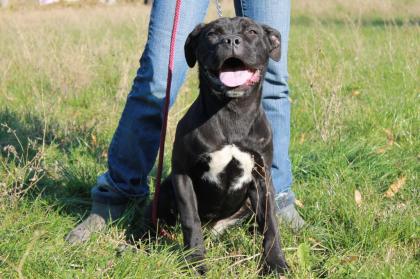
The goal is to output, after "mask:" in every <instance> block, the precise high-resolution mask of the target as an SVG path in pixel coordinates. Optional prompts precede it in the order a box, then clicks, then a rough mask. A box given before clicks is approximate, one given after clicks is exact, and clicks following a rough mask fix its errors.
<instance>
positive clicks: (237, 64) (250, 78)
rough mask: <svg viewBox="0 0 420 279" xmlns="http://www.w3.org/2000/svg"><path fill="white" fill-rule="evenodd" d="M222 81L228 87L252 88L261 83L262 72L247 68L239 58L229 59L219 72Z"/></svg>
mask: <svg viewBox="0 0 420 279" xmlns="http://www.w3.org/2000/svg"><path fill="white" fill-rule="evenodd" d="M219 79H220V81H221V82H222V83H223V84H224V85H225V86H227V87H231V88H234V87H238V86H242V85H246V86H250V85H254V84H256V83H257V82H259V81H260V70H258V69H252V68H250V67H247V66H246V65H245V63H243V62H242V61H241V60H240V59H238V58H234V57H231V58H228V59H226V60H225V62H223V65H222V67H221V68H220V72H219Z"/></svg>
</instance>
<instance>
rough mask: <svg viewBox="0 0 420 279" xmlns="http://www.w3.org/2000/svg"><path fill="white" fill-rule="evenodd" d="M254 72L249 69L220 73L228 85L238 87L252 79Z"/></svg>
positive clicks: (221, 79) (221, 78) (220, 76)
mask: <svg viewBox="0 0 420 279" xmlns="http://www.w3.org/2000/svg"><path fill="white" fill-rule="evenodd" d="M253 74H254V73H253V72H251V71H249V70H240V71H222V72H220V74H219V79H220V81H221V82H223V84H224V85H226V86H228V87H236V86H239V85H242V84H244V83H245V82H247V81H248V80H250V79H251V77H252V75H253Z"/></svg>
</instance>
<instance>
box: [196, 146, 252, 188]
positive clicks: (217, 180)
mask: <svg viewBox="0 0 420 279" xmlns="http://www.w3.org/2000/svg"><path fill="white" fill-rule="evenodd" d="M206 158H207V160H206V161H207V165H208V170H206V171H205V172H203V174H202V177H201V178H202V180H204V181H208V182H211V183H212V184H216V185H217V186H219V187H223V188H225V187H227V188H228V189H229V190H239V189H241V188H242V187H243V186H244V185H245V184H246V183H249V182H251V181H252V170H253V168H254V159H253V157H252V155H251V154H249V153H247V152H244V151H242V150H240V149H239V148H238V147H237V146H236V145H234V144H231V145H225V146H224V147H223V148H222V149H220V150H217V151H215V152H212V153H208V154H206Z"/></svg>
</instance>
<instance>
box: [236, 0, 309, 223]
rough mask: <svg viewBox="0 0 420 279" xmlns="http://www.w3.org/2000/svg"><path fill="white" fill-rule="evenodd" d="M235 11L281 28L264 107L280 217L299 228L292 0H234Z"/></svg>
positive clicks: (264, 96) (268, 72)
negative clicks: (292, 154) (293, 157)
mask: <svg viewBox="0 0 420 279" xmlns="http://www.w3.org/2000/svg"><path fill="white" fill-rule="evenodd" d="M235 10H236V14H237V15H240V16H246V17H250V18H252V19H254V20H255V21H257V22H259V23H263V24H267V25H269V26H271V27H273V28H276V29H277V30H278V31H280V34H281V59H280V61H279V62H275V61H273V60H270V62H269V65H268V70H267V73H266V76H265V80H264V84H263V101H262V103H263V107H264V110H265V112H266V114H267V117H268V119H269V121H270V123H271V126H272V130H273V146H274V150H273V152H274V153H273V165H272V179H273V184H274V188H275V191H276V203H277V207H278V214H279V215H280V217H281V219H283V220H284V221H287V222H289V223H290V224H291V227H292V228H293V229H299V228H300V227H302V226H303V224H304V222H303V220H302V219H301V217H300V216H299V214H298V213H297V211H296V210H295V207H294V200H295V196H294V194H293V192H292V190H291V184H292V170H291V163H290V159H289V141H290V101H289V98H288V97H289V86H288V72H287V49H288V37H289V29H290V0H266V1H260V0H235Z"/></svg>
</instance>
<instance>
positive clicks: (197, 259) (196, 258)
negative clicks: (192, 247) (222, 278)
mask: <svg viewBox="0 0 420 279" xmlns="http://www.w3.org/2000/svg"><path fill="white" fill-rule="evenodd" d="M186 259H187V262H188V263H189V264H191V265H192V267H193V269H194V270H195V271H196V272H197V274H199V275H205V274H206V273H207V267H206V265H205V264H204V255H202V254H191V255H188V256H187V258H186Z"/></svg>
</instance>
